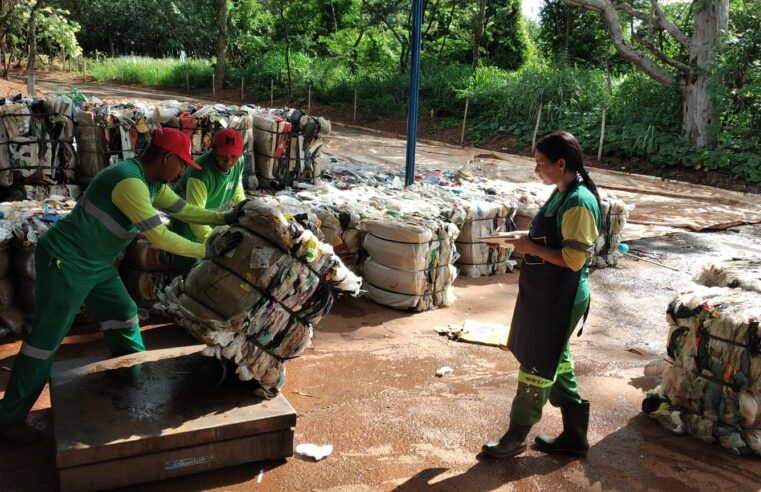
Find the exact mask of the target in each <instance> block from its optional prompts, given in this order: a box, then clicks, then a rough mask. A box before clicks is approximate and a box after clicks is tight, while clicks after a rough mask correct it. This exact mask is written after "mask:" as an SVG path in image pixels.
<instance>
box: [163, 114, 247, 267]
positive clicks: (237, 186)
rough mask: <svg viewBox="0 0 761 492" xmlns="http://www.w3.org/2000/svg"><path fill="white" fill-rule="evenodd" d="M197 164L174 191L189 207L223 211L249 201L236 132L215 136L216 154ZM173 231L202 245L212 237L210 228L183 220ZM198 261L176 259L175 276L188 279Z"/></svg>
mask: <svg viewBox="0 0 761 492" xmlns="http://www.w3.org/2000/svg"><path fill="white" fill-rule="evenodd" d="M196 162H197V163H198V166H199V167H198V168H192V169H191V168H188V169H186V170H185V173H184V174H183V175H182V178H180V179H179V181H178V182H177V184H176V185H175V187H174V191H175V192H176V193H177V194H178V195H179V196H180V197H181V198H184V199H185V200H187V202H188V203H189V204H191V205H195V206H196V207H200V208H205V209H207V210H219V209H222V208H225V207H227V206H228V205H229V204H232V205H237V204H238V203H240V202H242V201H243V200H245V199H246V194H245V192H244V191H243V166H244V164H243V139H242V138H241V136H240V133H238V132H237V131H236V130H233V129H232V128H225V129H223V130H220V131H218V132H217V133H216V134H215V135H214V141H213V143H212V150H210V151H209V152H207V153H205V154H204V155H202V156H201V157H199V158H198V159H197V161H196ZM172 230H173V231H174V232H176V233H177V234H179V235H181V236H182V237H184V238H186V239H189V240H190V241H195V242H198V243H201V244H203V243H205V242H206V239H208V237H209V235H210V234H211V227H209V226H208V225H206V224H189V223H186V222H183V221H181V220H179V219H172ZM197 261H198V259H197V258H192V257H187V256H175V258H174V269H175V273H176V274H177V275H182V276H183V277H184V276H185V275H187V274H188V272H189V271H190V269H191V268H192V267H193V265H195V264H196V262H197Z"/></svg>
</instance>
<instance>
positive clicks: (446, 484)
mask: <svg viewBox="0 0 761 492" xmlns="http://www.w3.org/2000/svg"><path fill="white" fill-rule="evenodd" d="M163 97H164V96H162V98H163ZM759 239H761V226H743V227H738V228H734V229H730V230H727V231H723V232H713V233H702V234H701V233H678V234H673V235H671V236H667V237H662V238H656V239H644V240H638V241H634V242H631V243H630V246H631V249H632V251H633V252H636V253H639V254H645V255H648V258H649V259H651V260H653V261H655V262H657V263H660V264H662V265H664V266H659V265H656V264H653V263H647V262H643V261H636V260H635V259H633V258H629V257H627V258H625V259H624V260H623V261H622V262H621V263H620V264H619V265H618V266H617V267H615V268H609V269H604V270H597V271H594V272H593V273H592V275H591V281H592V286H593V287H592V288H593V297H592V311H591V315H590V319H589V321H588V324H587V327H586V328H585V330H584V335H583V336H582V337H580V338H577V337H574V338H573V340H572V351H573V353H574V357H575V360H576V371H577V374H578V376H579V384H580V387H581V390H582V394H583V396H584V397H586V398H588V399H589V400H591V402H592V416H591V423H590V440H591V444H592V448H591V450H590V452H589V455H588V456H587V457H586V458H585V459H580V460H576V459H571V458H567V457H558V456H547V455H544V454H542V453H539V452H537V451H535V450H533V449H531V450H529V451H528V452H527V453H525V454H524V455H522V456H520V457H517V458H515V459H512V460H507V461H495V460H490V459H482V458H481V457H480V456H479V455H478V453H479V450H480V447H481V444H482V443H483V442H484V441H485V440H487V439H493V438H496V437H499V436H500V435H501V434H502V433H503V431H504V429H505V426H506V424H507V416H508V412H509V408H510V403H511V401H512V398H513V395H514V393H515V389H516V386H517V369H518V364H517V362H516V360H515V358H514V357H513V356H512V355H511V354H510V353H508V352H503V351H501V350H499V349H497V348H491V347H484V346H479V345H471V344H463V343H457V342H451V341H449V340H447V339H446V338H444V337H441V336H439V335H437V334H436V333H435V332H434V328H436V327H439V326H447V325H459V324H461V323H462V322H463V321H464V320H466V319H474V320H480V321H490V322H501V323H506V322H509V320H510V316H511V312H512V309H513V305H514V300H515V296H516V292H517V277H518V275H517V273H516V274H509V275H505V276H500V277H488V278H480V279H467V278H460V279H458V280H457V282H456V284H455V285H456V294H457V297H458V301H457V302H456V304H455V305H454V306H452V307H450V308H446V309H440V310H437V311H431V312H427V313H418V314H412V313H405V312H400V311H395V310H392V309H388V308H385V307H381V306H378V305H375V304H373V303H371V302H370V301H368V300H365V299H359V300H354V299H341V300H340V301H338V302H337V303H336V304H335V306H334V308H333V310H332V312H331V313H330V314H329V315H328V316H327V317H326V318H325V319H324V320H323V321H322V322H321V323H320V325H319V327H318V330H317V332H316V336H315V340H314V345H313V347H312V348H311V349H310V350H308V351H307V352H306V353H305V355H304V356H302V357H301V358H299V359H296V360H293V361H290V362H289V363H288V378H287V383H286V385H285V387H284V388H283V394H284V395H285V396H286V398H287V399H288V400H289V401H290V402H291V403H292V405H293V406H294V407H295V408H296V410H297V412H298V415H299V417H298V423H297V426H296V438H295V443H296V444H300V443H317V444H332V445H333V446H334V451H333V454H332V455H331V456H329V457H328V458H326V459H325V460H323V461H320V462H317V463H315V462H312V461H310V460H307V459H302V458H299V457H293V458H289V459H288V460H284V461H282V462H274V463H273V462H268V463H254V464H248V465H241V466H237V467H232V468H228V469H225V470H219V471H214V472H207V473H203V474H198V475H193V476H189V477H185V478H178V479H173V480H169V481H165V482H161V483H153V484H147V485H143V486H140V487H136V488H134V490H156V491H159V490H178V491H179V490H182V491H185V490H271V491H312V490H315V491H336V492H338V491H374V490H399V491H429V490H431V491H433V490H441V491H475V492H479V491H484V492H485V491H492V490H518V491H524V490H525V491H533V490H605V491H607V490H669V491H680V490H706V491H709V490H710V491H715V490H733V491H750V490H758V489H759V484H761V466H760V465H761V461H759V460H758V459H755V458H743V457H738V456H734V455H731V454H729V453H727V452H726V451H724V450H723V449H721V448H719V447H718V446H715V445H710V444H706V443H703V442H700V441H697V440H695V439H692V438H690V437H683V436H676V435H673V434H671V433H670V432H669V431H667V430H665V429H663V428H661V427H660V426H659V425H658V424H657V423H656V422H654V421H652V420H650V419H649V418H647V417H646V416H644V415H643V414H642V413H641V412H640V404H641V401H642V398H643V394H644V391H646V390H648V389H651V388H653V387H655V385H657V384H658V376H657V375H658V374H659V372H660V371H661V370H662V369H663V368H664V367H665V366H666V364H667V363H666V362H665V361H664V358H665V347H666V335H667V328H666V322H665V309H666V306H667V304H668V302H669V301H670V299H671V298H672V297H673V296H674V295H675V294H676V293H677V292H678V291H681V290H685V289H687V288H689V287H690V286H691V285H692V283H691V278H692V276H693V274H694V273H695V272H696V271H697V270H698V269H699V267H700V265H701V263H702V262H703V261H705V260H708V259H711V258H714V257H715V256H722V255H733V254H737V253H738V252H742V253H744V254H747V253H754V252H758V253H761V241H759ZM667 267H671V268H667ZM144 337H145V340H146V345H147V346H148V348H149V349H159V348H166V347H172V346H178V345H190V344H195V343H196V342H195V340H194V339H192V338H191V337H189V336H188V335H186V334H185V333H184V332H183V331H182V330H181V329H179V328H178V327H177V326H176V325H174V324H172V323H169V322H166V321H162V320H153V321H152V322H151V323H147V324H145V325H144ZM19 346H20V342H19V341H18V340H13V339H9V338H5V339H2V340H0V367H2V368H3V369H4V370H0V389H2V388H4V387H5V385H6V383H7V378H8V374H9V373H8V371H7V368H8V367H10V366H11V365H12V364H13V358H14V356H15V354H16V353H17V351H18V349H19ZM105 354H106V347H105V344H104V343H103V341H102V338H101V336H100V334H98V333H97V332H96V331H95V330H94V329H93V328H91V327H76V328H75V329H74V330H73V331H72V332H71V334H70V336H69V337H67V338H66V340H65V341H64V344H63V345H62V347H61V349H60V351H59V358H61V359H65V358H73V357H81V356H84V355H105ZM445 365H447V366H451V367H453V368H454V373H452V374H450V375H447V376H445V377H443V378H437V377H436V376H435V372H436V369H437V368H439V367H441V366H445ZM49 405H50V402H49V395H48V392H47V390H46V391H45V392H44V393H43V395H42V397H41V398H40V400H39V402H38V403H37V405H36V406H35V410H34V411H33V413H32V415H31V416H30V422H32V423H33V424H34V425H35V426H37V427H38V428H40V429H43V430H44V432H45V434H46V436H47V440H46V441H45V442H44V443H41V444H40V445H37V446H30V447H24V448H18V447H9V446H7V445H4V444H0V489H1V490H49V489H54V488H55V487H56V486H57V478H56V468H55V458H54V445H53V438H52V428H53V427H52V426H53V423H52V419H51V412H50V409H49ZM561 426H562V424H561V420H560V414H559V412H558V410H557V409H554V408H552V407H549V406H548V407H547V408H546V411H545V415H544V417H543V419H542V421H541V422H540V423H539V424H538V425H537V426H536V427H535V429H534V430H533V432H532V434H531V435H530V438H533V436H534V435H535V434H536V433H538V432H545V433H557V432H559V431H560V429H561ZM261 470H264V473H263V476H262V480H261V482H257V477H258V475H259V474H260V471H261ZM136 472H139V471H136Z"/></svg>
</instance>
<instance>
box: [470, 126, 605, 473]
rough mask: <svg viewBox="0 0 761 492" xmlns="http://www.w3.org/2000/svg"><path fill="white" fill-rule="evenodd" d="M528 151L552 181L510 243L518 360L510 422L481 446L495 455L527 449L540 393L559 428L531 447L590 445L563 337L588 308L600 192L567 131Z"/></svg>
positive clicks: (585, 404) (583, 403) (584, 404)
mask: <svg viewBox="0 0 761 492" xmlns="http://www.w3.org/2000/svg"><path fill="white" fill-rule="evenodd" d="M535 158H536V163H537V164H536V173H537V174H538V175H539V177H540V178H541V180H542V181H543V182H544V183H545V184H554V185H556V186H557V188H556V189H555V190H554V191H553V193H552V195H551V196H550V198H549V200H547V202H546V203H545V204H544V205H543V206H542V207H541V208H540V209H539V212H538V213H537V214H536V216H535V217H534V219H533V221H532V222H531V227H530V230H529V233H528V235H527V236H523V237H521V238H520V239H518V240H517V241H516V243H515V251H517V252H518V253H523V263H522V265H521V269H520V278H519V280H518V298H517V299H516V303H515V311H514V313H513V320H512V323H511V328H510V337H509V339H508V347H509V348H510V350H511V351H512V353H513V354H514V355H515V358H516V359H518V362H520V364H521V366H520V370H519V372H518V391H517V394H516V396H515V398H514V399H513V404H512V408H511V410H510V425H509V428H508V430H507V432H506V433H505V435H503V436H502V438H501V439H500V440H499V441H497V442H489V443H486V444H484V445H483V448H482V450H483V452H484V453H485V454H487V455H489V456H492V457H494V458H507V457H511V456H515V455H517V454H520V453H522V452H523V451H525V450H526V437H527V436H528V433H529V431H530V430H531V427H532V426H533V425H534V424H536V423H537V422H539V420H540V419H541V417H542V408H543V407H544V405H545V403H547V400H549V401H550V403H551V404H552V405H553V406H556V407H560V410H561V412H562V414H563V432H562V434H560V436H558V437H556V438H550V437H545V436H538V437H537V438H536V439H535V443H536V446H537V448H539V449H540V450H542V451H546V452H552V451H563V452H571V453H575V454H586V452H587V450H588V449H589V443H588V441H587V427H588V425H589V401H587V400H584V399H582V398H581V396H580V395H579V390H578V386H577V384H576V376H575V375H574V372H573V359H572V358H571V352H570V349H569V339H570V337H571V334H572V333H573V330H574V328H575V327H576V325H577V324H578V322H579V320H580V319H581V318H582V317H584V318H585V319H586V314H587V313H588V310H589V294H590V290H589V280H588V276H589V272H588V267H587V262H588V260H589V259H590V258H591V256H592V252H593V251H594V244H595V240H596V239H597V236H598V234H599V229H600V205H599V203H600V199H599V195H598V193H597V187H596V186H595V184H594V182H593V181H592V179H591V178H590V177H589V174H587V171H586V169H585V168H584V164H583V156H582V152H581V147H580V146H579V143H578V142H577V141H576V138H575V137H574V136H573V135H571V134H570V133H567V132H556V133H552V134H550V135H547V136H546V137H544V138H543V139H542V140H541V141H539V143H538V144H537V147H536V154H535ZM582 327H583V324H582ZM579 334H580V333H579Z"/></svg>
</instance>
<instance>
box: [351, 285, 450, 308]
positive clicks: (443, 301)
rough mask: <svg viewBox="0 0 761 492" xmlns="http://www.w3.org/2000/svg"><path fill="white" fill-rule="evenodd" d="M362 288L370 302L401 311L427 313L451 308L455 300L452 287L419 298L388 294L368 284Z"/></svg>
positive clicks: (396, 293) (394, 293)
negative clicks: (440, 308)
mask: <svg viewBox="0 0 761 492" xmlns="http://www.w3.org/2000/svg"><path fill="white" fill-rule="evenodd" d="M364 288H365V289H366V290H367V297H368V298H369V299H371V300H372V301H374V302H376V303H378V304H381V305H383V306H389V307H392V308H394V309H401V310H411V311H428V310H431V309H436V308H437V307H447V306H451V305H452V304H454V302H455V300H456V297H455V295H454V287H453V286H451V285H450V286H448V287H447V288H446V289H444V290H443V291H441V292H434V293H428V294H424V295H420V296H411V295H407V294H399V293H398V292H390V291H387V290H384V289H380V288H378V287H375V286H374V285H372V284H370V283H369V282H366V283H365V285H364Z"/></svg>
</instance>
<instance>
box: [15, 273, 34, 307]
mask: <svg viewBox="0 0 761 492" xmlns="http://www.w3.org/2000/svg"><path fill="white" fill-rule="evenodd" d="M35 285H36V281H35V280H34V279H33V278H28V277H20V278H19V280H18V288H17V289H16V299H18V301H19V302H20V307H22V308H24V309H25V310H26V312H27V313H29V314H31V313H32V312H33V311H34V298H35V294H34V291H35Z"/></svg>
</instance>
